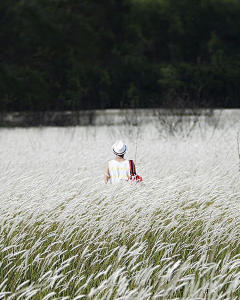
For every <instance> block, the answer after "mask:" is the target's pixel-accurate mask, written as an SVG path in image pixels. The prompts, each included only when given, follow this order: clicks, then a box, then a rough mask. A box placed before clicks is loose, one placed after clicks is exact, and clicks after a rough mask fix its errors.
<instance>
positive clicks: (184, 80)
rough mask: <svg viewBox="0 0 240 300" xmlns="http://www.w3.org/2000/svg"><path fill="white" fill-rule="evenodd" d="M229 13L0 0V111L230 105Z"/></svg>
mask: <svg viewBox="0 0 240 300" xmlns="http://www.w3.org/2000/svg"><path fill="white" fill-rule="evenodd" d="M239 14H240V3H239V2H238V1H233V0H209V1H206V0H194V1H193V0H191V1H190V0H182V1H177V0H103V1H97V0H88V1H86V0H83V1H75V0H58V1H55V0H48V1H47V0H35V1H25V0H19V1H14V0H13V1H10V0H2V1H1V4H0V28H1V30H0V44H1V49H0V110H2V111H4V110H17V111H21V110H33V111H39V110H40V111H45V110H66V109H71V110H78V109H89V108H90V109H94V108H110V107H112V108H129V107H139V108H141V107H165V106H171V105H172V103H175V102H176V101H182V102H185V100H186V99H187V101H186V105H187V106H188V105H189V103H191V104H190V106H197V107H199V106H200V107H238V106H239V104H238V99H239V96H240V86H239V79H240V75H239V67H240V56H239V50H240V19H239ZM166 103H167V105H166Z"/></svg>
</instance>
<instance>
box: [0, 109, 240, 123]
mask: <svg viewBox="0 0 240 300" xmlns="http://www.w3.org/2000/svg"><path fill="white" fill-rule="evenodd" d="M173 115H174V116H177V115H182V116H186V117H187V116H188V117H189V116H196V115H197V116H199V118H200V117H205V118H206V117H208V118H211V117H214V118H220V117H221V118H222V117H227V118H231V119H232V118H233V119H235V118H236V119H239V118H240V109H196V110H192V109H184V110H182V109H106V110H82V111H46V112H0V126H1V127H38V126H90V125H93V126H103V125H107V126H110V125H123V124H131V125H139V124H140V123H141V124H142V123H150V122H151V121H152V120H156V119H157V118H159V116H164V117H168V116H173Z"/></svg>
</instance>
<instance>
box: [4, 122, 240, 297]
mask: <svg viewBox="0 0 240 300" xmlns="http://www.w3.org/2000/svg"><path fill="white" fill-rule="evenodd" d="M239 128H240V127H239V126H238V125H237V124H235V125H231V124H230V126H229V124H227V123H226V124H223V125H222V126H220V127H218V128H214V127H213V126H212V125H209V124H205V125H204V126H202V127H200V126H198V127H196V128H195V129H194V131H192V132H191V135H185V134H184V131H182V130H183V129H181V132H177V133H176V134H175V136H165V137H163V136H162V135H159V130H157V129H156V127H154V126H153V125H148V126H143V125H141V126H139V127H134V126H119V127H116V126H111V127H99V128H97V127H76V128H74V127H72V128H29V129H20V128H16V129H1V130H0V157H1V159H0V207H1V214H0V232H1V234H0V257H1V259H0V299H44V300H46V299H75V300H76V299H119V300H120V299H130V300H132V299H193V300H197V299H240V289H239V287H240V184H239V179H240V173H239V155H238V146H237V132H238V130H240V129H239ZM158 129H159V128H158ZM117 139H123V141H125V142H126V143H127V145H128V148H129V151H128V152H127V155H126V158H127V159H134V160H135V161H136V165H137V171H138V173H139V175H141V176H142V177H143V179H144V185H142V186H140V185H134V186H130V185H128V184H119V185H112V186H111V185H104V183H103V168H104V165H105V162H106V161H107V160H109V159H112V158H113V155H112V152H111V145H112V144H113V143H114V142H115V141H116V140H117Z"/></svg>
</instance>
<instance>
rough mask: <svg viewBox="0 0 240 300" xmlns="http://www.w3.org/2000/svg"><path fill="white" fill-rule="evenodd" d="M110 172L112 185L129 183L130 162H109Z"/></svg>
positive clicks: (114, 160)
mask: <svg viewBox="0 0 240 300" xmlns="http://www.w3.org/2000/svg"><path fill="white" fill-rule="evenodd" d="M108 170H109V181H110V183H117V182H121V181H127V180H128V179H129V177H130V165H129V160H120V161H119V160H116V159H113V160H110V161H109V162H108Z"/></svg>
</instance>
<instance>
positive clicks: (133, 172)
mask: <svg viewBox="0 0 240 300" xmlns="http://www.w3.org/2000/svg"><path fill="white" fill-rule="evenodd" d="M129 165H130V178H129V179H130V180H131V181H136V182H142V177H141V176H139V175H137V174H136V169H135V164H134V162H133V160H129Z"/></svg>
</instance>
